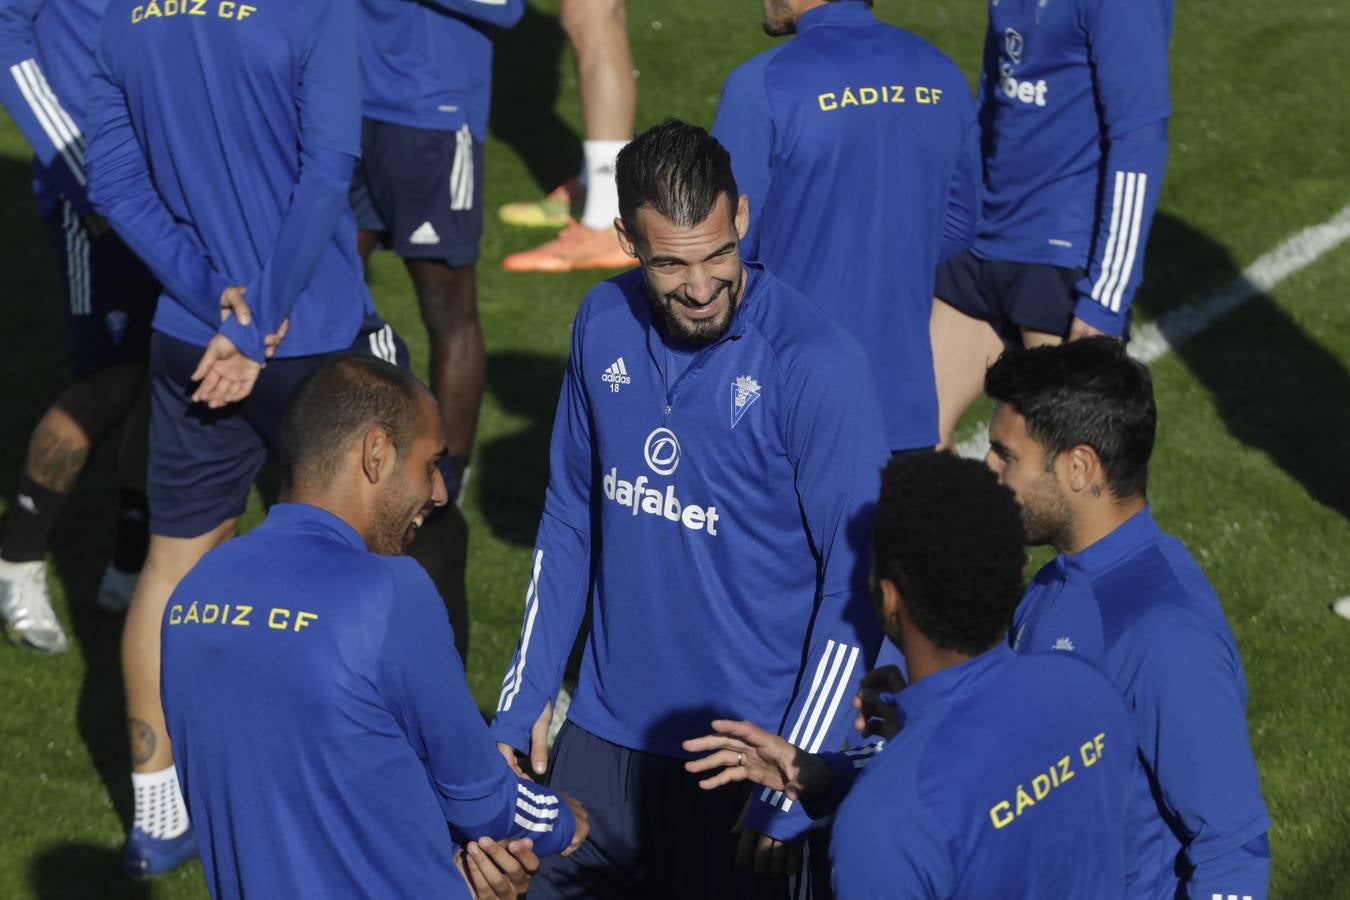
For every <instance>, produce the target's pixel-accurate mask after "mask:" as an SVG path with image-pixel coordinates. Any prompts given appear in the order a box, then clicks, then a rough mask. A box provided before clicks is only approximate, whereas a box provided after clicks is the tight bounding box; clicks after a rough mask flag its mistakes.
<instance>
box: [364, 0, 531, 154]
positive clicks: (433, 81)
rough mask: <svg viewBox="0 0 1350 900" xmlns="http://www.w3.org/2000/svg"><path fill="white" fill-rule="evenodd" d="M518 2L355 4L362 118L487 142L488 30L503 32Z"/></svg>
mask: <svg viewBox="0 0 1350 900" xmlns="http://www.w3.org/2000/svg"><path fill="white" fill-rule="evenodd" d="M524 14H525V0H426V2H417V0H361V69H362V72H363V74H364V76H365V100H364V103H363V104H362V112H363V114H364V115H365V116H366V117H368V118H371V119H379V120H380V121H384V122H393V123H395V124H397V125H407V126H409V127H412V128H428V129H434V130H439V131H455V130H457V129H458V128H459V127H460V126H462V125H464V124H465V123H466V122H467V123H468V125H469V130H470V132H472V134H473V136H474V138H475V139H477V140H478V141H483V140H485V139H486V138H487V124H488V111H489V106H490V103H491V98H492V29H493V28H494V27H495V28H510V27H511V26H512V25H515V24H516V23H517V22H519V21H520V17H521V16H522V15H524Z"/></svg>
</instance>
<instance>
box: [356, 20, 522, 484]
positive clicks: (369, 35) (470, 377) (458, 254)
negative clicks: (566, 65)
mask: <svg viewBox="0 0 1350 900" xmlns="http://www.w3.org/2000/svg"><path fill="white" fill-rule="evenodd" d="M524 12H525V0H430V2H418V0H360V14H361V19H360V21H361V28H360V35H361V43H360V46H361V70H362V75H363V76H364V90H365V94H364V98H363V100H362V104H361V110H362V115H363V116H364V120H363V122H362V125H361V162H360V164H359V165H358V166H357V168H356V176H355V179H354V181H353V183H352V190H351V202H352V208H353V209H354V210H355V211H356V217H357V225H358V227H359V228H360V234H359V239H360V248H361V258H362V259H363V260H366V259H368V258H369V256H370V253H371V251H372V250H374V249H375V246H376V244H377V243H380V242H383V243H384V245H385V246H388V247H389V248H390V249H392V250H393V251H394V252H395V253H397V254H398V255H399V257H401V258H402V259H403V262H404V264H405V265H406V266H407V268H408V274H409V275H410V276H411V277H412V282H413V289H414V291H415V292H416V294H417V303H418V305H419V306H420V307H421V309H422V321H423V322H425V323H426V326H427V337H428V338H429V340H430V344H431V386H432V387H433V388H434V389H435V391H436V398H437V400H438V401H439V402H440V404H441V414H442V415H443V416H444V418H445V427H446V433H447V434H448V436H449V440H450V444H449V446H450V456H449V465H448V466H447V477H448V478H451V479H453V482H452V483H449V485H448V486H449V488H450V493H451V495H452V496H458V494H459V491H460V487H461V480H462V477H463V475H464V471H465V469H466V468H467V467H468V465H469V456H470V454H471V452H472V450H473V436H474V431H475V429H476V428H477V426H478V408H479V404H480V403H481V402H482V398H483V378H484V366H485V361H484V351H483V333H482V331H481V329H480V327H479V323H478V289H477V280H476V274H475V271H474V263H475V262H476V261H477V259H478V242H479V239H480V238H481V237H482V234H483V142H484V141H486V140H487V126H488V108H489V105H490V102H491V97H492V31H493V29H494V28H509V27H511V26H512V25H514V24H516V22H518V21H519V20H520V17H521V16H522V15H523V14H524Z"/></svg>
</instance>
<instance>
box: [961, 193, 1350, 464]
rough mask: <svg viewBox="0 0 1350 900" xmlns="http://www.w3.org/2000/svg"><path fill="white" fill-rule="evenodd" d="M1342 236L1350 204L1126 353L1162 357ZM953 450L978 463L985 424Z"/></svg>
mask: <svg viewBox="0 0 1350 900" xmlns="http://www.w3.org/2000/svg"><path fill="white" fill-rule="evenodd" d="M1347 238H1350V206H1345V207H1342V208H1341V210H1340V212H1338V213H1336V215H1334V216H1332V217H1331V218H1330V219H1328V220H1327V221H1325V222H1323V223H1322V224H1320V225H1311V226H1309V227H1307V228H1305V229H1303V230H1302V231H1299V232H1297V233H1295V234H1292V235H1290V236H1289V237H1287V238H1285V239H1284V240H1283V241H1281V242H1280V243H1279V244H1278V245H1277V246H1276V247H1275V248H1274V249H1272V250H1270V251H1268V252H1266V253H1264V254H1262V255H1261V256H1259V257H1257V259H1256V260H1255V261H1254V262H1252V264H1251V265H1249V266H1248V267H1247V268H1246V269H1243V270H1242V273H1241V274H1240V275H1237V276H1235V277H1234V278H1233V279H1232V280H1231V281H1229V282H1228V283H1227V284H1224V285H1221V286H1219V287H1218V288H1216V289H1214V290H1212V291H1209V292H1207V293H1203V294H1200V295H1198V296H1196V297H1192V298H1191V299H1189V300H1187V301H1186V302H1185V303H1183V304H1181V305H1180V306H1178V307H1176V308H1175V309H1170V310H1168V311H1167V312H1165V313H1163V314H1162V315H1161V316H1159V317H1158V318H1157V320H1155V321H1153V322H1146V323H1144V324H1143V325H1141V326H1139V327H1138V328H1136V329H1135V332H1134V334H1133V336H1131V338H1130V355H1131V356H1133V357H1134V358H1135V359H1137V360H1139V361H1140V362H1142V363H1144V364H1145V365H1148V364H1150V363H1152V362H1154V361H1155V360H1157V359H1159V358H1160V357H1162V356H1165V355H1167V353H1168V352H1169V351H1171V350H1174V349H1176V348H1177V347H1180V346H1181V345H1182V344H1184V343H1185V342H1186V341H1188V340H1190V339H1191V338H1193V337H1195V336H1196V335H1197V334H1199V333H1200V332H1202V331H1204V330H1205V329H1206V328H1208V327H1209V326H1211V325H1213V324H1214V323H1215V322H1217V321H1218V320H1219V319H1222V318H1223V317H1224V316H1226V315H1228V314H1229V313H1230V312H1232V311H1233V310H1235V309H1237V308H1238V307H1239V306H1241V305H1242V304H1243V303H1246V302H1247V301H1248V300H1250V299H1252V298H1253V297H1255V296H1256V295H1257V294H1262V293H1265V292H1266V291H1269V290H1271V289H1272V288H1274V287H1275V286H1276V285H1277V284H1279V283H1280V282H1281V281H1284V280H1285V279H1286V278H1288V277H1289V276H1290V275H1293V274H1294V273H1296V272H1298V271H1300V270H1301V269H1304V268H1306V267H1307V266H1308V265H1310V264H1311V263H1314V262H1316V261H1317V260H1318V259H1320V258H1321V257H1322V256H1324V255H1325V254H1326V253H1327V252H1328V251H1330V250H1331V249H1333V248H1334V247H1336V246H1337V245H1339V244H1340V243H1342V242H1343V241H1345V240H1346V239H1347ZM956 452H957V453H959V454H960V455H961V456H964V457H967V458H969V459H983V458H984V455H985V454H986V453H988V452H989V423H988V422H981V423H980V424H979V425H978V426H977V428H976V431H975V433H974V434H972V435H971V436H970V437H968V438H966V439H965V440H964V441H959V442H958V443H957V445H956Z"/></svg>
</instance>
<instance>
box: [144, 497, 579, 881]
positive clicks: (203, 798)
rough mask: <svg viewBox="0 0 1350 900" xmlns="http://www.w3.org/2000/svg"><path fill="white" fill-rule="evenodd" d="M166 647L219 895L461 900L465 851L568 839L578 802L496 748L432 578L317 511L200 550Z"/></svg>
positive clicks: (172, 722)
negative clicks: (511, 763) (485, 842)
mask: <svg viewBox="0 0 1350 900" xmlns="http://www.w3.org/2000/svg"><path fill="white" fill-rule="evenodd" d="M162 643H163V662H162V666H163V668H162V672H163V675H162V679H161V681H162V685H163V689H162V691H163V700H164V715H165V720H166V722H167V724H168V727H169V736H170V738H171V739H172V740H173V749H174V757H175V761H176V763H177V766H178V774H179V778H180V779H181V782H182V785H183V789H184V796H185V798H186V800H187V804H188V810H189V813H190V814H191V816H192V821H193V824H194V826H195V827H196V829H197V840H198V844H199V846H200V848H201V857H202V867H203V869H204V870H205V873H206V883H207V886H208V887H209V888H210V890H211V895H212V897H215V898H222V897H245V896H249V897H255V896H257V897H346V896H362V897H466V898H467V897H469V896H470V892H469V890H468V885H467V883H466V882H465V881H464V879H463V878H462V877H461V876H460V875H459V873H458V872H456V871H455V868H454V864H453V860H452V857H453V853H454V849H455V846H456V844H458V843H461V842H463V841H466V840H475V839H477V838H479V837H483V836H485V835H486V836H490V837H493V838H497V839H510V838H525V837H528V838H531V839H533V840H534V842H535V852H537V853H539V854H540V855H548V854H552V853H557V852H559V851H560V850H562V849H564V848H565V847H566V846H567V844H568V842H570V841H571V839H572V835H573V832H574V830H575V820H574V818H573V816H572V813H571V810H570V809H569V808H568V806H567V804H566V803H564V802H562V801H561V799H560V798H559V797H558V796H557V795H556V794H554V793H553V792H552V791H550V790H548V789H547V788H545V787H543V786H541V785H537V784H534V783H533V782H531V781H527V780H524V779H521V778H519V777H517V776H516V775H515V774H514V773H513V772H512V771H511V770H510V769H509V768H507V766H506V763H505V761H504V760H503V759H502V757H501V754H500V753H498V752H497V748H496V746H495V745H494V743H493V741H492V738H491V736H490V735H489V734H488V731H487V726H486V725H485V724H484V722H483V719H482V717H481V715H480V714H479V712H478V707H477V705H476V704H475V702H474V700H473V697H472V695H471V694H470V693H469V688H468V684H467V683H466V681H465V678H464V669H463V667H462V665H461V663H460V660H459V657H458V655H457V654H456V653H455V644H454V637H453V635H452V634H451V629H450V623H449V621H448V619H447V617H446V613H445V606H444V604H443V603H442V602H441V598H440V596H439V595H438V594H437V593H436V588H435V586H434V585H432V583H431V580H430V578H428V577H427V574H426V572H425V571H424V570H423V569H422V568H421V566H419V565H418V564H417V563H416V562H415V561H413V560H412V559H410V558H408V557H402V556H399V557H390V556H376V555H375V554H372V553H368V552H367V551H366V548H365V544H364V542H363V541H362V540H361V537H360V535H358V534H357V533H356V532H355V531H354V530H353V529H352V528H351V526H349V525H348V524H347V523H346V522H344V521H342V520H341V519H339V518H338V517H336V516H334V515H333V514H331V513H329V512H327V511H325V510H322V509H319V508H317V507H313V506H308V505H304V504H291V503H283V504H278V505H276V506H273V507H272V509H271V511H270V512H269V513H268V516H267V519H266V521H264V522H263V524H262V525H260V526H259V527H258V528H257V529H255V530H254V531H252V532H250V533H249V534H247V535H245V536H243V537H241V538H238V539H236V540H233V541H230V542H228V543H227V544H225V545H223V546H222V547H220V548H218V549H216V550H213V551H211V552H210V553H208V554H207V555H206V556H205V557H204V558H203V559H202V561H201V562H200V563H199V564H198V565H197V566H196V567H195V568H193V569H192V571H191V572H189V573H188V574H187V575H186V576H185V577H184V578H183V580H182V581H181V582H180V583H179V585H178V587H177V588H176V589H175V590H174V593H173V596H172V598H171V599H170V600H169V604H168V606H167V608H166V609H165V614H164V621H163V631H162ZM447 822H448V823H449V830H448V833H447Z"/></svg>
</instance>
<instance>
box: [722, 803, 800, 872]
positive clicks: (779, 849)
mask: <svg viewBox="0 0 1350 900" xmlns="http://www.w3.org/2000/svg"><path fill="white" fill-rule="evenodd" d="M750 802H751V801H746V804H745V808H744V809H742V810H741V817H740V819H739V820H737V822H736V827H735V828H733V829H732V833H733V834H739V835H740V839H739V840H738V841H737V842H736V868H738V869H744V868H745V867H746V866H753V867H754V872H755V877H756V878H783V877H786V876H788V875H792V874H795V873H797V872H799V871H801V868H802V846H801V844H800V843H796V844H794V843H790V842H788V841H779V840H775V839H773V838H771V837H769V836H768V835H767V834H760V833H759V832H757V831H751V830H750V829H749V828H746V827H745V811H746V810H747V809H749V808H750Z"/></svg>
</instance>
